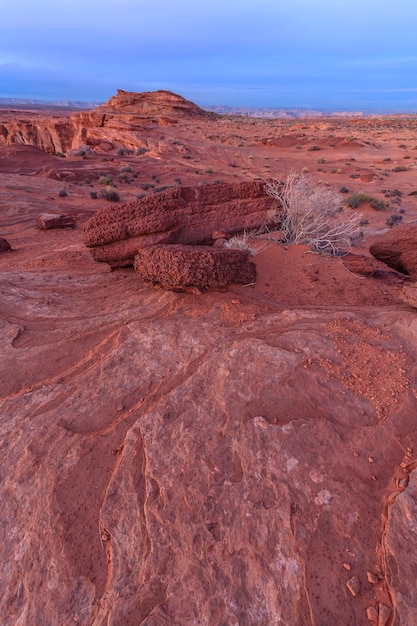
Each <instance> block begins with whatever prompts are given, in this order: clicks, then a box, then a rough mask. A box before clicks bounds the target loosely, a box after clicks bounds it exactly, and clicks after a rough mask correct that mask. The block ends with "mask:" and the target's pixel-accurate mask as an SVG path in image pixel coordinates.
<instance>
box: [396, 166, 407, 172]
mask: <svg viewBox="0 0 417 626" xmlns="http://www.w3.org/2000/svg"><path fill="white" fill-rule="evenodd" d="M392 171H393V172H406V171H407V168H406V166H405V165H397V167H394V168H393V170H392Z"/></svg>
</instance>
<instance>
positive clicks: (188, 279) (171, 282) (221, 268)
mask: <svg viewBox="0 0 417 626" xmlns="http://www.w3.org/2000/svg"><path fill="white" fill-rule="evenodd" d="M248 257H249V255H248V253H247V252H243V251H242V250H232V249H228V248H213V247H210V246H184V245H175V244H174V245H157V246H147V247H146V248H142V249H141V250H140V251H139V252H138V254H137V255H136V256H135V264H134V268H135V270H136V272H137V273H138V274H139V276H140V277H141V278H142V280H143V281H144V282H145V283H150V284H152V285H159V286H161V287H166V288H187V287H199V288H203V289H208V288H213V287H223V286H225V285H228V284H230V283H244V284H249V283H253V282H254V281H255V279H256V268H255V265H254V263H251V262H250V261H249V260H248Z"/></svg>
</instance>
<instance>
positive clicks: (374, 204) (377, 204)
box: [369, 198, 387, 211]
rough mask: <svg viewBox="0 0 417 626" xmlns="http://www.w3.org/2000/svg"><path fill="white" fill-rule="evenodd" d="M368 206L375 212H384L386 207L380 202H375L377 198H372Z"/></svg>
mask: <svg viewBox="0 0 417 626" xmlns="http://www.w3.org/2000/svg"><path fill="white" fill-rule="evenodd" d="M369 206H371V207H372V208H373V209H375V211H385V209H386V208H387V205H386V204H385V202H382V200H377V198H372V199H371V200H370V201H369Z"/></svg>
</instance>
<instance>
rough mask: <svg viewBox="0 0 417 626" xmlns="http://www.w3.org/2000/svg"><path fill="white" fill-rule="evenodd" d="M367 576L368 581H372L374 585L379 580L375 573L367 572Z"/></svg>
mask: <svg viewBox="0 0 417 626" xmlns="http://www.w3.org/2000/svg"><path fill="white" fill-rule="evenodd" d="M366 576H367V578H368V582H370V583H371V584H372V585H376V584H377V583H378V582H379V578H378V576H377V575H376V574H373V573H372V572H366Z"/></svg>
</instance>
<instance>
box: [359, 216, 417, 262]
mask: <svg viewBox="0 0 417 626" xmlns="http://www.w3.org/2000/svg"><path fill="white" fill-rule="evenodd" d="M369 250H370V252H371V254H372V255H373V256H374V257H375V258H376V259H378V260H379V261H383V262H384V263H386V264H387V265H389V266H390V267H392V268H394V269H395V270H398V271H399V272H406V273H407V272H408V271H409V269H410V270H411V272H410V273H415V272H416V269H417V267H416V265H417V264H416V256H417V254H416V253H417V224H406V225H401V226H397V227H396V228H395V229H393V230H388V231H387V232H385V233H384V234H383V235H381V236H380V237H379V238H378V239H377V240H376V241H375V242H374V243H373V244H372V245H371V246H370V248H369ZM407 266H408V267H407Z"/></svg>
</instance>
